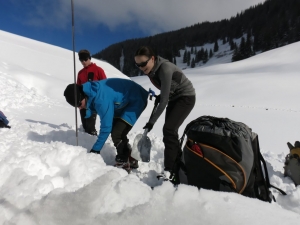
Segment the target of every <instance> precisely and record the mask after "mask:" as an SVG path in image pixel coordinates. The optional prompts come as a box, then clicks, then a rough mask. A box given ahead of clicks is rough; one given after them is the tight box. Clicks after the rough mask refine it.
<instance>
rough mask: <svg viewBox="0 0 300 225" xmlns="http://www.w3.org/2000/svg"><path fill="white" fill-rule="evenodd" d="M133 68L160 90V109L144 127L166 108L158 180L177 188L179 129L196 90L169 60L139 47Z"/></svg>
mask: <svg viewBox="0 0 300 225" xmlns="http://www.w3.org/2000/svg"><path fill="white" fill-rule="evenodd" d="M134 59H135V64H136V66H137V67H139V68H140V69H141V70H142V71H143V72H144V73H145V74H146V75H147V76H148V77H149V79H150V80H151V82H152V84H153V85H154V86H155V87H156V88H158V89H159V90H160V95H159V96H158V97H157V98H156V101H158V102H159V105H158V107H157V109H156V111H155V112H154V114H153V115H152V116H151V118H150V119H149V122H148V123H147V124H146V125H145V126H144V127H143V129H146V128H147V129H148V131H150V130H151V129H152V128H153V125H154V124H155V122H156V121H157V119H158V118H159V117H160V115H161V114H162V112H163V111H164V109H165V108H166V117H165V124H164V126H163V135H164V137H163V142H164V144H165V152H164V156H165V158H164V172H163V173H162V174H161V175H160V176H159V177H162V178H163V179H164V180H170V181H171V182H172V183H173V184H178V183H179V182H180V181H179V176H178V172H179V169H180V159H181V153H182V151H181V148H180V145H179V140H178V129H179V127H180V126H181V125H182V123H183V122H184V120H185V119H186V118H187V116H188V115H189V114H190V112H191V111H192V109H193V107H194V105H195V101H196V97H195V89H194V87H193V85H192V83H191V82H190V81H189V79H188V78H187V77H186V76H185V75H184V74H183V72H182V71H181V70H180V69H179V68H178V67H177V66H176V65H174V64H173V63H171V62H169V61H168V60H166V59H164V58H162V57H160V56H156V55H155V54H154V52H153V50H152V49H151V48H150V47H148V46H142V47H140V48H139V49H138V50H137V51H136V53H135V57H134Z"/></svg>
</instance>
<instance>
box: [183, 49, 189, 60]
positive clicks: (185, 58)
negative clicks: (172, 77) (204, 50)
mask: <svg viewBox="0 0 300 225" xmlns="http://www.w3.org/2000/svg"><path fill="white" fill-rule="evenodd" d="M187 60H188V58H187V51H186V50H185V51H184V53H183V60H182V62H183V63H187Z"/></svg>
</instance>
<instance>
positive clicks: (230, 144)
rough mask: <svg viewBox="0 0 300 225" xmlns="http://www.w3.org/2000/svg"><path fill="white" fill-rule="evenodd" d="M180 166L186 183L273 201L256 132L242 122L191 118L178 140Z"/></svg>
mask: <svg viewBox="0 0 300 225" xmlns="http://www.w3.org/2000/svg"><path fill="white" fill-rule="evenodd" d="M185 135H187V140H186V144H185V146H184V148H183V156H182V160H183V161H182V166H181V168H182V169H183V170H184V172H185V174H186V176H187V183H188V184H189V185H193V186H197V187H198V188H205V189H212V190H215V191H227V192H236V193H239V194H242V195H244V196H248V197H252V198H258V199H260V200H263V201H268V202H271V201H272V199H273V200H274V201H275V199H274V197H273V195H272V192H271V191H270V188H271V187H273V188H275V189H277V190H278V191H280V192H281V193H282V194H284V195H286V193H285V192H283V191H282V190H280V189H278V188H276V187H274V186H272V185H271V184H270V181H269V176H268V171H267V167H266V162H265V160H264V158H263V156H262V154H261V152H260V148H259V142H258V135H257V134H255V133H253V132H252V130H251V129H250V128H249V127H248V126H247V125H245V124H243V123H241V122H235V121H233V120H230V119H228V118H217V117H212V116H201V117H199V118H197V119H195V120H193V121H191V122H190V123H189V124H188V125H187V126H186V128H185V130H184V133H183V135H182V137H181V139H180V145H181V147H182V144H183V140H184V136H185Z"/></svg>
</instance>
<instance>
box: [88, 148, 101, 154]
mask: <svg viewBox="0 0 300 225" xmlns="http://www.w3.org/2000/svg"><path fill="white" fill-rule="evenodd" d="M90 153H94V154H100V151H96V150H94V149H92V150H91V151H90Z"/></svg>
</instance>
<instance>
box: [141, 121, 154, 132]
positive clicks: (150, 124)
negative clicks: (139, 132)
mask: <svg viewBox="0 0 300 225" xmlns="http://www.w3.org/2000/svg"><path fill="white" fill-rule="evenodd" d="M152 128H153V124H152V123H149V122H148V123H146V125H145V126H144V127H143V129H148V132H150V130H152Z"/></svg>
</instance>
